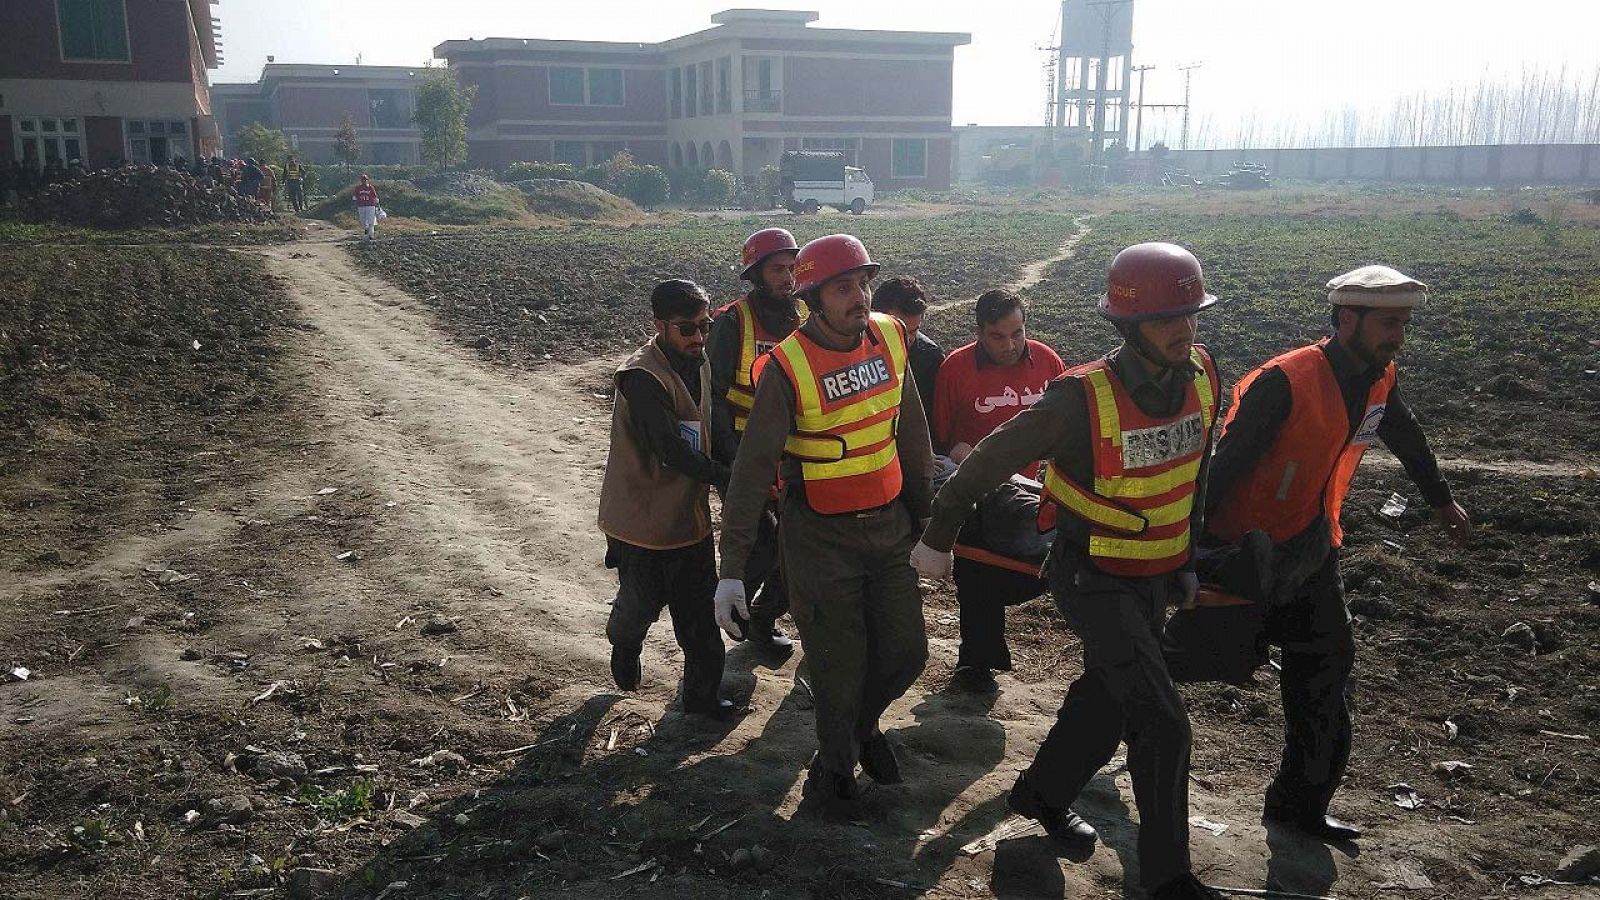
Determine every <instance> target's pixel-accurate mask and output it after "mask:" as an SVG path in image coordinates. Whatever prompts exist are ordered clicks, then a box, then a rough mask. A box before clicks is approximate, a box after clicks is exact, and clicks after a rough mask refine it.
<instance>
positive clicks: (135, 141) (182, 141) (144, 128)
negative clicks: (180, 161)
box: [123, 119, 189, 166]
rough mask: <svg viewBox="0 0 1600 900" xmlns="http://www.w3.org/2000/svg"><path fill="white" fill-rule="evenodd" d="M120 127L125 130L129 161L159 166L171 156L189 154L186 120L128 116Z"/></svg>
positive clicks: (165, 162)
mask: <svg viewBox="0 0 1600 900" xmlns="http://www.w3.org/2000/svg"><path fill="white" fill-rule="evenodd" d="M123 127H124V130H125V131H126V132H127V141H126V143H127V150H126V155H127V157H128V159H129V160H131V161H133V162H136V163H154V164H155V165H158V166H162V165H166V164H167V163H168V162H170V161H172V159H173V158H175V157H179V156H182V157H186V158H187V157H188V155H189V140H188V134H189V123H188V122H183V121H152V120H149V119H128V120H126V121H124V123H123Z"/></svg>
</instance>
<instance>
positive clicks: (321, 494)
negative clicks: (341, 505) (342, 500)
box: [317, 487, 339, 497]
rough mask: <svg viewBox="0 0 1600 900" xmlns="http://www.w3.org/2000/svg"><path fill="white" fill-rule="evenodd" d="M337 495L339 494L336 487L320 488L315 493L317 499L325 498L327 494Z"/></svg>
mask: <svg viewBox="0 0 1600 900" xmlns="http://www.w3.org/2000/svg"><path fill="white" fill-rule="evenodd" d="M337 493H339V489H338V488H336V487H325V488H322V489H321V490H319V491H317V496H318V497H326V496H328V495H329V494H337Z"/></svg>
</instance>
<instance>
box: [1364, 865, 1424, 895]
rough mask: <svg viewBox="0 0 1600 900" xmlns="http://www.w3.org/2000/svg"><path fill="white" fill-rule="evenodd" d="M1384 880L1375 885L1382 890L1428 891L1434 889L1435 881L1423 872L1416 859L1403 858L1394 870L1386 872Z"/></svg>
mask: <svg viewBox="0 0 1600 900" xmlns="http://www.w3.org/2000/svg"><path fill="white" fill-rule="evenodd" d="M1384 875H1385V876H1386V877H1385V879H1384V880H1383V881H1382V882H1379V883H1378V884H1376V885H1373V887H1375V888H1376V889H1378V890H1380V891H1390V890H1401V891H1428V890H1432V889H1433V881H1432V880H1430V879H1429V878H1428V876H1426V875H1424V874H1422V867H1421V865H1420V864H1419V863H1417V862H1416V861H1415V860H1409V859H1403V860H1400V861H1398V862H1397V863H1396V864H1395V867H1394V869H1393V870H1391V871H1388V872H1385V873H1384Z"/></svg>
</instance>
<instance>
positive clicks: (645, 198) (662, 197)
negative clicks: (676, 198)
mask: <svg viewBox="0 0 1600 900" xmlns="http://www.w3.org/2000/svg"><path fill="white" fill-rule="evenodd" d="M620 187H621V190H622V196H624V197H627V198H628V199H629V200H632V201H633V202H634V203H637V204H639V205H640V206H642V207H644V208H646V209H654V208H655V207H656V206H658V205H660V204H661V203H663V202H665V201H666V199H667V197H668V195H669V194H670V193H671V191H672V182H671V181H669V180H668V179H667V173H666V172H663V171H662V170H661V167H660V166H634V167H633V169H632V170H631V171H629V172H628V173H627V174H626V175H624V176H623V177H622V183H621V185H620Z"/></svg>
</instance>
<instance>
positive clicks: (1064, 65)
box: [1053, 0, 1133, 159]
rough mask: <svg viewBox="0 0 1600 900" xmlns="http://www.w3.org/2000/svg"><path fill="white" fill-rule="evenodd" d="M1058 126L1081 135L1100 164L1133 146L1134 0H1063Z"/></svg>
mask: <svg viewBox="0 0 1600 900" xmlns="http://www.w3.org/2000/svg"><path fill="white" fill-rule="evenodd" d="M1058 47H1059V50H1058V51H1057V54H1058V55H1057V63H1056V80H1055V85H1056V89H1055V104H1054V108H1055V116H1054V120H1053V124H1054V125H1055V126H1056V127H1057V128H1058V129H1063V130H1065V131H1066V132H1068V133H1069V134H1071V135H1072V136H1081V137H1082V138H1083V139H1084V141H1085V142H1086V143H1087V144H1088V146H1089V150H1090V154H1091V156H1092V157H1093V158H1095V159H1099V158H1100V157H1101V156H1102V155H1103V154H1104V153H1105V149H1106V146H1107V144H1109V143H1111V142H1112V141H1120V142H1121V143H1122V145H1123V146H1127V143H1128V112H1129V110H1130V108H1131V104H1130V103H1129V97H1128V93H1129V88H1130V86H1131V82H1132V75H1133V0H1062V3H1061V40H1060V43H1059V44H1058Z"/></svg>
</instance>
